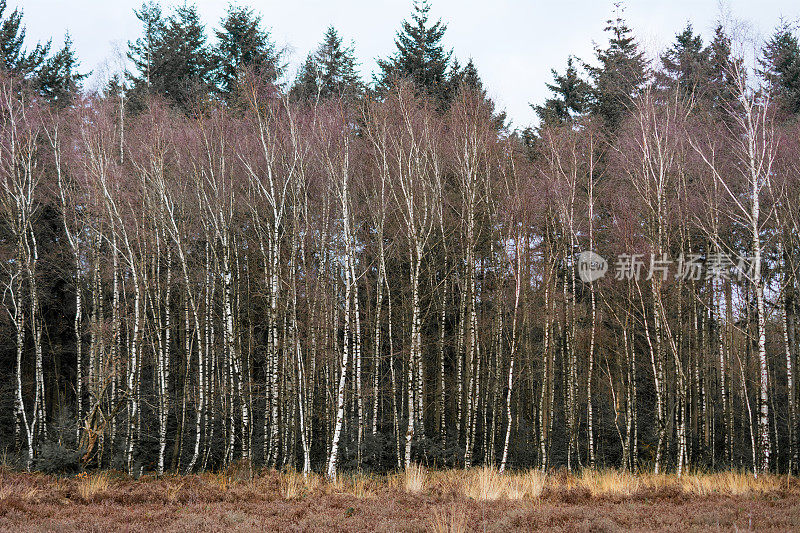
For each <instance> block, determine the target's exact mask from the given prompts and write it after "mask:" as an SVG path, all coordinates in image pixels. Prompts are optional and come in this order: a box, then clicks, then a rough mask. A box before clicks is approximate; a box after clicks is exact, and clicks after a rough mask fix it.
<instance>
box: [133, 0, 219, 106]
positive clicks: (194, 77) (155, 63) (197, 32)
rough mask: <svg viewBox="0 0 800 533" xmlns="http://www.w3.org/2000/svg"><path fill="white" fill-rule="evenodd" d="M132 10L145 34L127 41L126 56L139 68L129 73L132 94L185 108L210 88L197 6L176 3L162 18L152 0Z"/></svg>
mask: <svg viewBox="0 0 800 533" xmlns="http://www.w3.org/2000/svg"><path fill="white" fill-rule="evenodd" d="M135 13H136V16H137V17H138V18H139V20H141V21H142V25H143V26H144V35H143V36H142V37H141V38H139V39H137V40H136V42H134V43H129V52H128V57H129V58H130V59H131V61H132V62H133V64H134V66H135V68H136V70H137V71H138V72H136V73H134V74H132V75H130V77H131V79H132V81H133V85H134V87H133V91H132V92H133V95H132V97H133V98H134V100H136V99H141V96H142V95H143V94H149V95H159V96H161V97H163V98H165V99H166V100H167V101H168V102H170V103H172V104H173V105H176V106H178V107H180V108H182V109H184V110H185V111H188V110H189V109H191V107H192V106H193V104H194V103H195V101H196V100H197V99H201V98H203V97H204V96H206V95H207V94H208V91H209V88H210V71H211V68H210V67H211V62H210V57H209V52H208V49H207V47H206V36H205V28H204V26H203V24H202V22H201V21H200V16H199V14H198V13H197V8H196V7H195V6H193V5H182V6H179V7H177V8H176V9H175V11H174V13H173V14H172V15H171V16H170V17H168V18H166V19H165V18H164V17H163V15H162V13H161V9H160V8H159V7H158V5H157V4H156V3H154V2H151V3H149V4H147V3H146V4H144V5H143V6H142V8H141V9H140V10H139V11H137V12H135ZM142 103H143V102H138V104H139V105H141V104H142Z"/></svg>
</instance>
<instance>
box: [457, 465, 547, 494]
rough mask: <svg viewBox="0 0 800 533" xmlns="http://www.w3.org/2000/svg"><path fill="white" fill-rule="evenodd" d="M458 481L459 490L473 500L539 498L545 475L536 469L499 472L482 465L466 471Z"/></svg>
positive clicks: (545, 481) (543, 486)
mask: <svg viewBox="0 0 800 533" xmlns="http://www.w3.org/2000/svg"><path fill="white" fill-rule="evenodd" d="M459 481H460V489H461V490H460V492H461V493H462V494H464V495H465V496H467V497H468V498H472V499H473V500H487V501H494V500H499V499H501V498H505V499H509V500H521V499H524V498H529V499H538V498H540V497H541V495H542V493H543V492H544V489H545V487H546V485H547V476H546V475H545V474H544V473H542V472H540V471H538V470H528V471H526V472H513V473H505V474H500V472H498V471H497V470H495V469H494V468H490V467H483V468H476V469H472V470H469V471H467V472H466V473H465V475H463V476H461V477H460V479H459Z"/></svg>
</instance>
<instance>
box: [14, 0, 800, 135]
mask: <svg viewBox="0 0 800 533" xmlns="http://www.w3.org/2000/svg"><path fill="white" fill-rule="evenodd" d="M177 1H178V2H181V3H182V1H183V0H177ZM161 3H162V5H164V6H165V7H168V6H170V5H174V4H175V3H176V2H170V1H162V2H161ZM229 3H230V1H229V0H196V1H195V4H196V5H197V6H198V8H199V10H200V13H201V14H202V16H203V19H204V21H205V23H206V29H207V31H208V33H209V36H211V35H212V33H211V30H212V29H213V28H214V27H216V26H217V24H218V22H219V19H220V18H221V17H222V15H223V14H224V12H225V10H226V8H227V6H228V5H229ZM234 3H237V4H239V5H246V6H249V7H252V8H253V9H254V10H256V11H258V12H259V13H261V15H262V16H263V22H264V25H265V27H266V28H268V29H269V30H270V31H271V33H272V35H273V38H274V39H275V41H276V42H277V43H278V44H279V45H280V46H287V47H289V49H290V52H291V57H290V59H291V68H290V72H289V74H288V76H290V78H291V79H293V78H294V74H295V72H296V70H297V66H298V65H299V63H300V62H301V61H302V60H303V59H304V58H305V56H306V54H308V52H309V51H310V50H312V49H314V48H315V47H316V45H317V43H318V42H319V41H320V39H321V37H322V34H323V33H324V31H325V28H326V27H327V26H328V25H329V24H333V25H334V26H335V27H336V28H337V29H338V30H339V32H340V34H341V35H342V36H343V37H344V39H345V40H346V41H350V40H352V41H353V42H354V44H355V50H356V54H357V56H358V59H359V61H360V63H361V70H362V72H363V74H364V77H365V79H367V80H370V79H371V74H370V73H371V72H372V71H373V70H374V69H375V58H376V57H385V56H387V55H389V54H391V53H393V51H394V36H395V32H396V31H397V29H398V28H399V27H400V23H401V21H402V20H403V19H404V18H407V17H408V16H409V15H410V13H411V9H412V0H340V1H334V0H328V1H325V0H238V1H237V2H234ZM625 4H626V6H625V17H626V19H627V20H628V23H629V25H630V26H631V27H632V28H633V29H634V31H635V33H636V35H637V37H638V39H639V41H640V42H641V43H642V44H643V45H645V47H646V48H647V50H648V52H649V53H650V54H651V55H654V54H656V53H658V52H660V51H661V50H662V49H663V48H665V47H666V46H668V45H669V43H670V42H671V41H672V40H673V38H674V35H675V34H676V33H677V32H678V31H680V30H681V29H682V28H683V27H684V26H685V24H686V22H687V21H691V22H692V25H693V26H694V28H695V30H696V31H699V32H701V33H702V34H703V35H704V36H709V35H711V32H712V31H713V28H714V25H715V21H716V20H718V19H719V18H720V16H721V14H722V15H724V16H728V17H730V16H732V17H733V18H735V19H739V20H745V21H748V22H749V23H750V24H751V26H752V33H754V34H756V35H758V34H760V35H762V36H763V35H768V34H769V33H770V32H771V31H772V29H773V28H774V26H775V25H776V24H777V22H778V21H779V19H780V18H781V17H783V18H784V19H785V20H787V21H789V22H797V21H798V20H800V2H797V1H792V0H727V1H726V2H725V3H724V4H721V3H720V1H719V0H671V1H660V2H659V1H647V0H628V1H627V2H626V3H625ZM8 5H9V8H10V9H13V8H14V7H15V6H21V7H22V8H23V9H24V12H25V16H24V21H25V24H26V26H27V28H28V42H29V43H30V42H32V41H35V40H46V39H48V38H50V37H52V38H53V41H54V42H53V44H54V47H59V46H60V45H61V43H62V40H63V36H64V33H65V32H66V31H69V32H70V34H71V35H72V40H73V42H74V44H75V48H76V50H77V52H78V55H79V57H80V59H81V62H82V69H83V70H84V71H86V70H89V69H91V70H93V71H94V74H95V76H94V77H95V79H96V78H97V77H99V76H102V75H103V73H104V72H107V71H108V69H109V68H112V69H113V68H115V67H113V66H110V65H115V64H118V60H115V59H114V58H115V57H118V56H119V51H120V50H121V51H122V52H124V50H125V49H126V46H127V42H128V41H129V40H133V39H135V38H136V37H137V36H138V35H139V34H140V31H141V28H140V26H139V21H138V20H137V19H136V17H135V16H134V14H133V10H134V9H136V8H138V7H139V6H140V5H141V0H101V1H98V0H71V1H65V0H24V1H20V0H9V1H8ZM166 10H167V11H168V8H167V9H166ZM612 14H613V1H612V0H494V1H491V2H489V1H485V2H484V1H477V0H432V8H431V15H432V17H433V18H434V19H435V18H439V17H441V18H442V20H443V21H444V22H446V23H447V25H448V30H447V33H446V34H445V44H446V45H447V46H448V47H452V48H453V52H454V55H455V57H458V59H459V60H460V61H461V62H462V64H463V63H466V60H467V59H469V58H470V57H471V58H472V59H473V60H474V62H475V64H476V66H477V67H478V72H479V73H480V75H481V77H482V78H483V81H484V83H485V85H486V86H487V88H488V89H489V93H490V95H491V96H492V97H493V98H494V99H495V100H496V101H497V102H498V104H499V106H500V107H501V108H505V109H506V110H507V111H508V114H509V116H510V118H511V119H512V120H513V125H514V127H524V126H527V125H530V124H531V123H533V122H534V120H535V118H534V116H535V115H534V113H533V111H532V110H531V109H530V107H529V105H528V104H529V103H531V102H533V103H540V102H541V101H542V100H544V98H546V97H547V90H546V88H545V85H544V84H545V82H548V81H550V79H551V78H550V69H551V68H557V69H558V70H559V71H560V70H563V67H564V64H565V63H566V59H567V56H568V55H569V54H573V55H577V56H578V57H580V58H582V59H591V57H592V49H593V43H594V42H596V43H600V44H603V43H604V41H605V36H604V35H603V28H604V27H605V21H606V20H607V19H608V18H610V17H611V15H612ZM89 83H90V86H91V84H92V82H91V81H90V82H89ZM95 83H96V82H95Z"/></svg>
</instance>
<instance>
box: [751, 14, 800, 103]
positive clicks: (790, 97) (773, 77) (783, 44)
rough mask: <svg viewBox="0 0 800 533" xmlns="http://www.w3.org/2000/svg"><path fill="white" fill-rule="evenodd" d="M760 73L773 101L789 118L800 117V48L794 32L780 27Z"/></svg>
mask: <svg viewBox="0 0 800 533" xmlns="http://www.w3.org/2000/svg"><path fill="white" fill-rule="evenodd" d="M761 54H762V57H761V58H760V59H759V66H760V69H759V73H760V74H761V76H762V77H763V78H764V80H765V81H766V82H767V85H768V88H769V90H770V92H771V93H772V97H773V99H774V100H775V101H776V102H778V104H779V105H780V106H781V107H782V108H783V109H784V110H785V111H786V112H787V113H789V114H792V115H794V114H797V113H800V45H798V41H797V37H796V36H795V35H794V33H793V32H792V28H790V27H789V25H788V24H786V23H781V25H779V26H778V27H777V28H776V29H775V32H774V33H773V34H772V37H770V39H769V40H768V41H767V42H766V44H765V45H764V48H763V49H762V52H761Z"/></svg>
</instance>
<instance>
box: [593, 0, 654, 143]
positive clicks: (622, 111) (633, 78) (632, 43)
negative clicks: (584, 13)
mask: <svg viewBox="0 0 800 533" xmlns="http://www.w3.org/2000/svg"><path fill="white" fill-rule="evenodd" d="M616 8H617V16H616V18H615V19H613V20H609V21H608V26H606V28H605V31H607V32H609V33H610V34H611V36H610V38H609V41H608V48H605V49H600V48H596V49H595V54H596V59H597V62H598V63H599V65H598V66H588V67H587V70H588V71H589V74H590V76H591V79H592V81H593V88H592V93H591V110H592V111H593V112H594V113H595V114H596V115H598V116H600V117H601V118H602V119H603V122H604V123H605V125H606V127H607V128H608V129H609V130H610V131H614V130H615V129H617V127H619V125H620V124H621V123H622V120H623V118H624V117H625V115H626V114H627V113H628V110H629V106H630V103H631V100H632V98H634V97H635V96H636V94H637V93H638V92H639V90H640V89H641V88H642V87H643V86H644V85H645V83H646V82H647V80H648V73H647V67H648V65H647V60H646V59H645V57H644V52H642V51H641V50H640V49H639V45H638V44H637V43H636V40H635V39H634V37H633V35H632V32H631V29H630V28H628V26H627V24H626V23H625V21H624V20H623V18H622V13H621V11H622V10H621V8H620V5H619V4H617V5H616Z"/></svg>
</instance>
